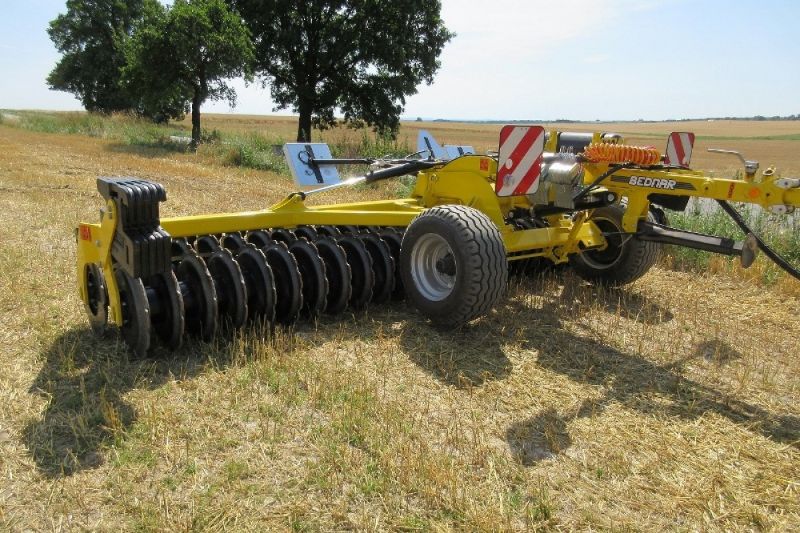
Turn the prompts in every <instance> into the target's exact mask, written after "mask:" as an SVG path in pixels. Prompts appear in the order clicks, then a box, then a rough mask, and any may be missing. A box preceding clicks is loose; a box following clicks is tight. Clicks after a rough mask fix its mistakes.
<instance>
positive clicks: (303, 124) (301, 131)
mask: <svg viewBox="0 0 800 533" xmlns="http://www.w3.org/2000/svg"><path fill="white" fill-rule="evenodd" d="M299 111H300V120H299V121H298V123H297V142H299V143H306V142H311V112H312V109H311V102H307V101H300V106H299Z"/></svg>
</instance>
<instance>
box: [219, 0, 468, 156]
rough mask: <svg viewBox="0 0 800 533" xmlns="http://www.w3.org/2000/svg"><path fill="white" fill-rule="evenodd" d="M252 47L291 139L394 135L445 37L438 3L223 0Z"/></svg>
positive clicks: (430, 0)
mask: <svg viewBox="0 0 800 533" xmlns="http://www.w3.org/2000/svg"><path fill="white" fill-rule="evenodd" d="M228 2H229V3H231V4H232V5H234V6H235V7H236V8H237V9H238V10H239V12H240V13H241V14H242V16H243V17H244V20H245V22H246V23H247V25H248V27H249V28H250V31H251V32H252V34H253V38H254V41H255V46H256V72H257V73H258V74H260V75H262V76H263V77H264V78H265V82H266V83H267V84H269V85H270V90H271V93H272V98H273V100H274V101H275V103H276V104H277V108H278V109H285V108H287V107H291V108H292V109H293V111H294V112H296V113H298V114H299V115H300V118H299V122H298V128H297V140H298V141H300V142H304V141H310V140H311V127H312V124H313V125H315V126H318V127H320V128H325V127H328V126H331V125H334V124H336V122H337V121H336V117H335V114H334V113H335V111H337V110H338V111H339V112H341V113H342V114H343V115H344V120H345V121H346V122H349V123H353V124H355V125H361V124H363V123H367V124H369V125H370V126H372V127H374V128H375V129H376V130H378V131H380V132H382V133H392V134H394V133H396V131H397V128H398V126H399V121H400V113H401V112H402V110H403V106H404V105H405V97H406V96H407V95H411V94H414V93H416V90H417V89H416V88H417V85H419V84H420V83H421V82H425V83H428V84H430V83H431V82H432V81H433V75H434V74H435V73H436V71H437V70H438V68H439V66H440V63H439V60H438V57H439V54H440V53H441V51H442V49H443V48H444V45H445V44H446V43H447V42H448V41H449V40H450V39H451V38H452V36H453V34H452V33H450V32H449V31H448V30H447V28H445V26H444V23H443V22H442V19H441V17H440V11H441V4H440V2H439V1H438V0H405V1H403V2H398V1H396V0H317V1H315V2H296V1H295V0H228Z"/></svg>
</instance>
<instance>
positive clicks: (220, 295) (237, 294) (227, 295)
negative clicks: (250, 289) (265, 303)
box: [206, 250, 248, 328]
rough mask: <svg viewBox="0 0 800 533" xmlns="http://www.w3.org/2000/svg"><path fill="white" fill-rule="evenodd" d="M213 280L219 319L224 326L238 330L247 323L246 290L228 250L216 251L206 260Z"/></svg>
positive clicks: (240, 274) (241, 276)
mask: <svg viewBox="0 0 800 533" xmlns="http://www.w3.org/2000/svg"><path fill="white" fill-rule="evenodd" d="M206 263H207V264H208V271H209V272H210V273H211V277H212V279H213V280H214V288H215V294H216V298H217V305H218V306H219V317H220V319H221V320H223V321H224V323H225V325H227V326H230V327H232V328H240V327H242V326H243V325H244V323H245V322H246V321H247V313H248V309H247V290H246V288H245V282H244V276H243V275H242V271H241V269H240V268H239V264H238V263H237V262H236V261H234V260H233V257H232V256H231V253H230V252H229V251H228V250H218V251H217V252H215V253H213V254H212V255H211V257H209V258H208V259H207V260H206Z"/></svg>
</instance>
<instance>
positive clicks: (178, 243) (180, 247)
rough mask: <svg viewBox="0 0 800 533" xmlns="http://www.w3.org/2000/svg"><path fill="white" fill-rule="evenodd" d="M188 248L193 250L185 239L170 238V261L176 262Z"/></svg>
mask: <svg viewBox="0 0 800 533" xmlns="http://www.w3.org/2000/svg"><path fill="white" fill-rule="evenodd" d="M189 250H194V248H192V246H191V245H190V244H189V242H188V241H187V240H186V239H172V246H171V250H170V254H171V255H172V262H173V263H176V264H177V263H178V262H179V261H180V260H181V257H183V254H185V253H186V252H188V251H189Z"/></svg>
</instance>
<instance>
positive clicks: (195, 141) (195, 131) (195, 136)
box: [192, 88, 202, 150]
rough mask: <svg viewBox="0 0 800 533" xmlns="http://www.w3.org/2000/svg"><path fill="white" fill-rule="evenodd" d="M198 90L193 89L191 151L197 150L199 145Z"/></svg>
mask: <svg viewBox="0 0 800 533" xmlns="http://www.w3.org/2000/svg"><path fill="white" fill-rule="evenodd" d="M201 102H202V100H201V98H200V89H199V88H195V90H194V97H193V98H192V150H197V146H198V145H199V144H200V104H201Z"/></svg>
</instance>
